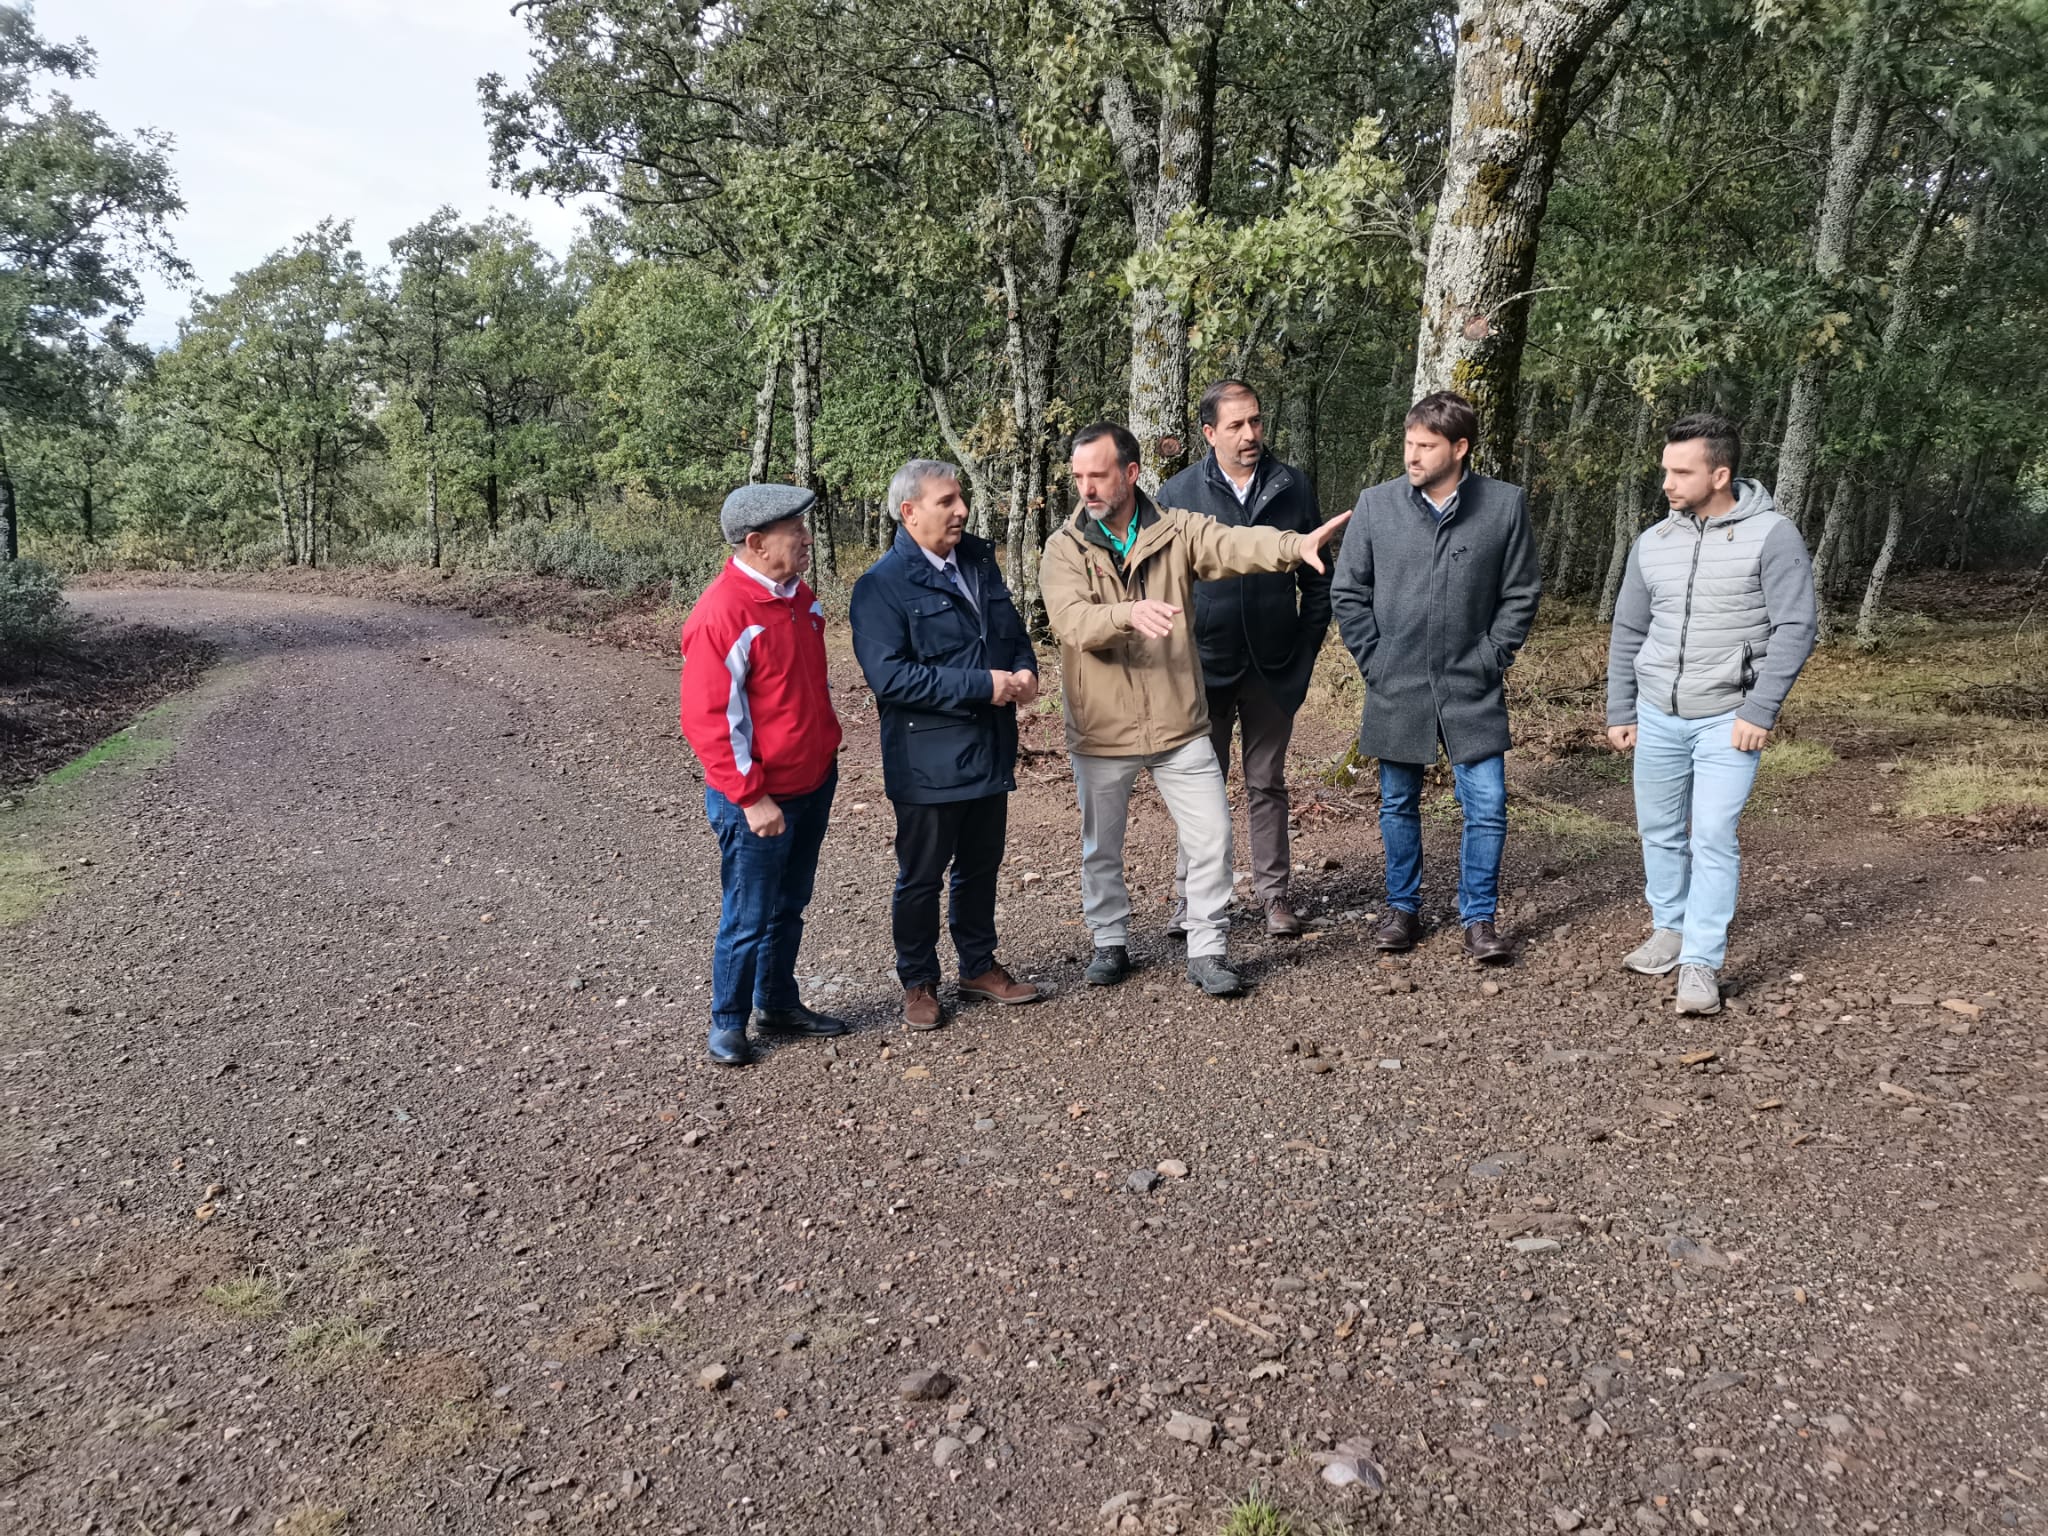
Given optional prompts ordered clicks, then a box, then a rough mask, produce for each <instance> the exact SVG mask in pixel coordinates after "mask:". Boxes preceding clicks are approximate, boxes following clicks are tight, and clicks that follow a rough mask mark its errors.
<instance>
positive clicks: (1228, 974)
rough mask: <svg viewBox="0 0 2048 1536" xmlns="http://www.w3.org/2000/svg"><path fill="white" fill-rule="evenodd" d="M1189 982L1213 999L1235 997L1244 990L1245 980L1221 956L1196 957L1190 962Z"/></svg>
mask: <svg viewBox="0 0 2048 1536" xmlns="http://www.w3.org/2000/svg"><path fill="white" fill-rule="evenodd" d="M1188 980H1189V981H1192V982H1193V983H1194V984H1195V985H1196V986H1198V987H1200V988H1201V989H1202V990H1203V991H1204V992H1206V993H1208V994H1209V995H1210V996H1211V997H1235V996H1237V994H1238V993H1240V992H1242V991H1243V990H1244V978H1243V977H1241V976H1239V975H1238V974H1237V972H1235V971H1233V970H1232V969H1231V968H1230V962H1229V961H1228V960H1226V959H1224V958H1223V957H1222V956H1221V955H1196V956H1195V957H1194V958H1193V959H1191V960H1189V961H1188Z"/></svg>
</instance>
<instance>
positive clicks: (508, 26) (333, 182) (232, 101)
mask: <svg viewBox="0 0 2048 1536" xmlns="http://www.w3.org/2000/svg"><path fill="white" fill-rule="evenodd" d="M35 19H36V26H37V30H39V31H40V32H42V33H43V35H44V36H46V37H49V38H52V39H63V40H65V41H69V40H70V39H72V38H74V37H80V36H82V37H84V38H85V40H86V41H87V42H88V43H90V44H91V45H92V47H93V48H94V50H95V51H96V52H97V54H98V56H99V61H98V71H97V73H96V75H95V77H94V78H93V79H91V80H87V81H81V82H79V83H78V84H77V85H76V86H75V87H73V88H72V90H71V94H72V95H73V97H74V98H75V99H76V100H77V101H78V102H79V104H80V105H81V106H86V107H90V108H91V109H92V110H94V111H96V112H98V113H99V114H100V116H102V117H103V118H105V119H106V121H107V124H108V126H109V127H111V128H113V129H115V130H116V131H117V132H124V133H126V132H133V131H134V130H135V129H138V128H144V127H148V128H158V129H162V130H163V131H165V132H167V133H169V134H171V135H172V137H173V138H174V140H175V141H176V142H175V146H174V148H173V151H172V165H173V167H174V169H175V171H176V173H177V177H178V186H179V191H180V192H181V194H182V195H183V197H184V200H185V213H184V215H183V217H182V218H180V219H179V220H178V221H177V223H176V225H175V226H174V237H175V239H176V241H177V246H178V250H179V253H180V254H181V255H183V256H184V258H185V259H186V260H187V261H189V262H190V263H191V264H192V266H193V268H194V269H195V273H196V277H197V281H198V284H199V287H200V288H201V289H203V290H205V291H208V292H219V291H221V290H222V289H225V288H226V287H227V286H228V284H229V283H231V282H232V281H233V280H234V276H235V274H236V273H238V272H243V271H246V270H248V269H249V268H250V267H252V266H254V265H256V263H258V262H259V261H261V260H263V258H264V257H266V256H268V255H269V254H270V253H271V252H273V251H275V250H278V249H280V248H281V247H283V246H284V245H286V244H287V243H289V242H290V240H291V239H292V237H293V236H295V235H298V234H301V233H303V232H305V231H307V230H309V229H311V228H313V226H314V225H316V224H318V223H319V222H320V220H321V219H323V218H326V217H329V216H332V217H335V218H341V219H351V220H353V221H354V224H355V237H356V244H357V247H358V248H359V249H360V250H361V251H362V253H363V256H364V258H365V260H367V261H368V262H369V263H370V264H371V265H372V266H379V265H382V264H384V263H385V262H387V261H389V259H390V245H389V242H390V241H391V239H392V238H393V237H394V236H396V235H399V234H401V233H403V232H404V231H405V230H406V229H408V228H410V227H411V226H412V225H414V224H417V223H418V222H419V221H420V220H422V219H424V218H426V217H428V216H429V215H430V214H432V213H433V212H434V210H435V209H436V208H438V207H440V206H441V205H442V204H443V203H447V204H451V205H452V206H454V207H455V208H456V209H457V210H458V211H459V212H460V213H461V214H462V216H463V217H464V218H465V219H478V218H482V217H483V216H484V215H485V214H486V213H488V212H489V211H491V210H492V209H498V210H501V211H503V212H506V213H510V214H513V215H515V216H517V217H519V218H522V219H524V220H526V221H527V223H529V224H530V225H532V227H533V230H534V233H535V235H536V236H537V237H538V238H539V240H540V242H541V243H542V244H543V245H545V246H548V247H549V248H550V249H552V250H554V251H555V252H556V253H558V254H560V253H562V252H564V251H566V250H567V248H568V245H569V241H570V240H571V238H572V237H573V236H574V235H575V232H576V230H577V228H578V226H579V225H580V224H581V222H582V214H581V211H580V210H579V209H576V208H558V207H556V206H555V205H554V204H553V203H551V202H548V201H545V200H541V199H534V200H527V199H521V198H519V197H517V196H515V195H514V194H512V193H510V192H509V191H498V190H494V189H493V188H492V186H491V179H490V154H489V143H488V137H487V135H486V133H485V129H484V119H483V110H482V108H481V106H480V105H479V104H478V101H477V91H476V82H477V79H478V77H479V76H482V75H486V74H490V73H492V72H493V71H495V72H497V73H499V74H502V75H503V76H505V78H506V79H507V80H508V81H510V82H513V83H515V84H517V83H521V82H523V81H524V80H525V79H526V77H527V74H528V73H529V67H530V66H529V60H528V58H527V48H528V39H527V36H526V30H525V28H524V26H522V25H521V23H520V22H519V21H518V20H517V19H516V18H514V17H513V15H512V12H511V4H510V0H41V3H39V4H38V5H37V6H36V9H35ZM146 292H147V295H148V303H147V307H146V309H145V310H144V312H143V315H142V317H141V319H140V320H139V321H138V322H137V324H136V327H135V333H134V334H135V336H136V339H137V340H140V341H144V342H148V343H150V344H151V345H155V346H162V345H166V344H168V343H170V342H172V341H174V340H176V338H177V325H178V320H179V318H180V317H181V316H182V315H184V314H185V313H186V311H187V310H188V309H189V308H190V305H191V297H192V296H191V294H190V293H188V292H180V291H177V290H174V289H172V288H170V287H169V286H168V285H166V284H165V283H164V282H163V281H162V280H161V279H159V278H154V277H152V278H150V279H148V281H147V283H146Z"/></svg>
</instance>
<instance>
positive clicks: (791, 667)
mask: <svg viewBox="0 0 2048 1536" xmlns="http://www.w3.org/2000/svg"><path fill="white" fill-rule="evenodd" d="M813 500H815V498H814V497H813V496H812V495H811V493H810V492H809V491H807V490H805V489H803V488H802V487H801V486H794V485H744V486H741V487H740V488H739V489H738V490H736V491H734V492H733V493H732V494H731V495H730V496H728V497H726V499H725V509H724V511H723V513H722V514H721V516H720V519H719V522H720V525H721V527H722V528H723V530H724V533H725V540H726V542H727V543H728V544H730V545H731V546H732V547H733V553H732V559H731V561H730V562H728V563H727V565H726V567H725V569H724V570H723V571H721V572H719V574H718V577H717V579H715V580H714V581H713V582H712V583H711V585H710V586H708V587H706V588H705V589H704V592H703V594H702V595H701V596H700V597H699V598H698V599H697V603H696V606H695V607H693V608H692V609H691V610H690V616H689V618H687V619H686V620H684V622H683V685H682V686H683V705H682V727H683V735H684V737H685V738H686V739H687V740H688V741H689V743H690V746H691V747H692V749H694V750H695V752H696V754H697V760H698V761H699V762H701V763H702V764H703V765H704V814H705V815H706V816H707V817H708V818H709V819H710V822H711V830H712V831H713V832H715V833H716V834H717V835H718V878H719V884H720V886H721V888H722V889H723V891H724V893H725V901H724V906H723V909H722V910H721V911H720V913H719V917H718V943H717V947H716V949H715V950H714V951H713V953H712V961H711V1039H710V1055H711V1059H712V1060H713V1061H715V1062H717V1063H719V1064H720V1065H721V1066H728V1067H743V1066H745V1065H746V1064H747V1063H748V1062H750V1061H752V1060H753V1059H754V1053H753V1048H752V1047H751V1046H750V1045H749V1044H748V1041H747V1023H748V1018H749V1014H750V1013H751V1016H752V1021H753V1023H754V1024H755V1025H756V1026H758V1027H759V1028H761V1029H781V1030H794V1031H797V1032H799V1033H801V1034H806V1035H842V1034H844V1033H846V1025H845V1024H844V1023H843V1022H842V1021H841V1020H838V1019H835V1018H831V1017H829V1016H827V1015H825V1014H822V1013H815V1012H813V1011H812V1010H811V1009H809V1008H806V1007H805V1006H804V1005H803V1003H802V1001H801V1000H800V999H799V998H798V997H797V990H796V951H797V945H798V944H799V943H800V942H801V941H802V939H803V933H804V908H805V907H806V906H808V905H809V904H810V900H811V887H812V885H813V883H814V882H815V880H816V878H817V873H818V849H819V848H820V846H821V845H822V844H823V843H824V841H825V826H826V823H827V822H828V821H829V820H830V819H831V815H832V792H833V790H834V789H836V788H837V787H838V783H839V769H838V752H839V717H838V715H836V714H835V713H833V710H832V696H831V693H830V692H829V686H828V684H827V683H826V680H825V612H824V610H823V609H822V608H820V607H819V606H818V600H817V598H816V596H814V595H813V594H812V592H811V589H810V588H809V587H808V586H807V585H805V583H804V580H803V573H804V572H805V571H806V570H808V569H810V564H811V531H810V529H809V528H808V527H807V526H805V523H804V514H805V513H806V512H808V511H809V510H810V508H811V503H812V502H813Z"/></svg>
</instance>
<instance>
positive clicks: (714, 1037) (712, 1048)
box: [705, 1029, 754, 1067]
mask: <svg viewBox="0 0 2048 1536" xmlns="http://www.w3.org/2000/svg"><path fill="white" fill-rule="evenodd" d="M705 1054H706V1055H707V1056H709V1057H710V1058H711V1059H712V1060H713V1061H715V1062H717V1063H718V1064H719V1065H720V1066H721V1067H744V1066H746V1065H747V1064H748V1063H749V1062H751V1061H752V1060H753V1059H754V1047H753V1044H752V1042H751V1041H749V1040H748V1039H747V1032H746V1031H745V1030H744V1029H714V1030H712V1031H711V1040H710V1043H709V1044H708V1045H707V1046H706V1047H705Z"/></svg>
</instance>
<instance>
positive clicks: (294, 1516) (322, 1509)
mask: <svg viewBox="0 0 2048 1536" xmlns="http://www.w3.org/2000/svg"><path fill="white" fill-rule="evenodd" d="M347 1524H348V1511H347V1510H345V1509H337V1508H335V1507H334V1506H333V1505H331V1504H301V1505H299V1506H298V1507H297V1508H296V1509H294V1510H292V1511H291V1512H290V1513H289V1514H287V1515H285V1516H284V1518H282V1519H281V1520H279V1521H278V1522H277V1524H276V1525H274V1526H272V1527H271V1531H272V1533H273V1536H338V1533H339V1532H340V1531H341V1530H342V1528H343V1527H344V1526H346V1525H347Z"/></svg>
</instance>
